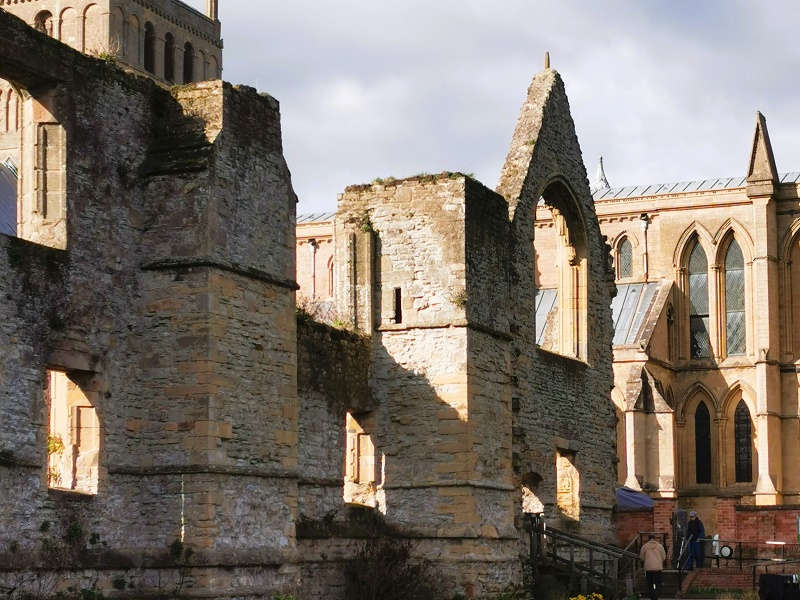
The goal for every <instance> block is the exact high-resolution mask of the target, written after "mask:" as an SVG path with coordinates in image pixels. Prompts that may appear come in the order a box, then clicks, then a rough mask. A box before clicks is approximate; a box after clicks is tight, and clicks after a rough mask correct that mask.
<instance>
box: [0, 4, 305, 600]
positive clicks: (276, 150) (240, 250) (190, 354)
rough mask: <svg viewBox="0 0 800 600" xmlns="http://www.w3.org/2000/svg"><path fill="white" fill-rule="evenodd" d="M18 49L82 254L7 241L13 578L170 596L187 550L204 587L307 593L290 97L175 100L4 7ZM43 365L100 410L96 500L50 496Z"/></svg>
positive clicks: (1, 17) (0, 471)
mask: <svg viewBox="0 0 800 600" xmlns="http://www.w3.org/2000/svg"><path fill="white" fill-rule="evenodd" d="M0 41H2V42H3V44H4V47H6V48H9V49H13V51H9V52H8V53H6V54H5V55H4V56H3V57H2V58H0V77H3V78H6V79H8V80H10V81H12V82H14V83H16V84H17V85H19V86H21V87H22V88H25V89H27V90H30V93H32V94H34V98H29V99H27V100H26V102H35V101H36V97H37V96H38V95H45V94H51V93H52V90H54V89H57V90H58V95H59V98H61V100H60V101H59V103H58V104H57V108H58V110H57V111H56V114H55V115H54V117H55V118H56V119H58V122H59V123H60V125H61V126H62V127H63V128H64V130H65V133H66V149H65V152H66V160H65V165H66V168H65V181H66V190H65V200H66V228H65V231H66V243H65V244H64V247H65V249H61V250H58V249H53V248H45V247H42V246H37V245H34V244H31V243H30V242H25V241H23V240H17V239H9V238H3V239H0V246H1V247H2V253H0V271H2V278H1V279H0V287H1V288H2V289H1V290H0V291H1V292H2V293H0V314H2V316H3V319H2V322H3V325H2V330H1V331H2V333H0V335H2V336H3V338H4V340H3V341H4V352H3V354H2V356H0V416H2V418H0V423H2V427H3V428H4V430H3V446H2V448H0V457H1V460H0V476H2V478H3V480H4V481H6V480H8V481H12V482H13V486H14V494H10V495H6V496H5V497H4V498H3V500H2V501H0V513H1V514H2V515H3V517H4V518H3V520H2V524H0V565H2V566H0V581H4V582H7V581H17V578H18V577H19V576H20V574H21V573H24V572H25V570H26V569H30V568H33V567H35V566H37V565H40V564H47V565H48V566H50V567H51V568H53V569H54V570H55V576H54V581H59V582H61V584H63V585H66V584H67V583H69V582H72V583H73V584H80V583H81V582H83V583H85V581H83V577H84V575H87V576H88V572H87V573H83V572H81V571H80V570H75V566H77V565H82V566H85V567H87V568H91V569H92V571H91V572H92V573H95V576H96V578H97V586H98V588H99V589H101V590H110V589H111V587H112V585H111V583H112V580H113V579H114V577H120V576H123V577H125V578H126V580H130V583H131V584H132V585H135V586H136V588H137V589H138V590H139V591H140V593H145V594H146V593H148V592H149V591H152V592H155V593H159V590H161V592H163V591H164V590H163V589H162V588H159V583H158V581H159V580H160V581H161V582H162V583H161V585H169V586H173V585H175V583H174V582H175V578H176V577H178V575H176V573H177V572H176V571H175V570H174V569H173V568H172V567H173V566H174V565H175V564H176V562H181V561H183V562H184V563H186V561H187V560H188V559H187V558H186V555H185V554H183V553H181V554H180V555H175V553H174V552H173V554H172V555H171V554H170V546H171V545H173V543H174V542H175V541H176V540H178V541H182V542H183V544H184V545H185V546H186V547H188V548H191V549H192V550H193V551H194V556H193V558H192V559H191V561H189V563H188V566H189V567H190V568H191V575H190V579H191V581H193V582H194V587H195V588H196V591H197V592H200V593H203V594H208V595H212V596H216V597H219V596H222V595H226V596H233V597H236V596H247V595H251V594H258V595H264V594H267V595H269V594H270V593H271V592H273V591H278V590H287V589H292V586H294V585H295V582H296V576H297V573H296V571H293V570H292V568H291V567H286V566H284V563H286V561H287V556H288V555H290V554H291V553H292V552H293V547H294V535H295V532H294V523H295V520H296V514H297V502H298V491H297V467H298V460H299V454H298V410H297V394H296V388H297V380H296V325H295V312H294V290H295V287H296V286H295V284H294V281H293V279H294V236H293V224H294V220H295V214H294V211H295V202H296V198H295V196H294V193H293V192H292V189H291V183H290V179H289V173H288V169H287V168H286V165H285V162H284V160H283V156H282V152H281V138H280V115H279V110H278V104H277V102H276V101H275V100H273V99H272V98H269V97H268V96H261V95H259V94H257V93H256V92H255V91H254V90H250V89H246V88H243V89H234V88H232V87H231V86H230V85H227V84H223V83H221V82H213V83H207V84H199V85H196V86H192V87H184V88H178V89H176V90H175V91H174V94H170V93H169V92H168V91H166V90H162V89H160V88H158V87H157V86H156V85H155V84H154V83H153V82H152V81H150V80H147V79H138V78H135V77H131V76H129V75H126V74H124V73H123V72H121V71H120V70H119V69H116V68H114V67H113V66H111V65H109V64H107V63H104V62H102V61H98V60H94V59H90V58H87V57H84V56H82V55H80V54H78V53H77V52H74V51H72V50H70V49H68V48H66V47H65V46H63V45H61V44H59V43H58V42H57V41H55V40H53V39H51V38H48V37H47V36H45V35H43V34H40V33H37V32H35V31H34V30H32V29H30V28H29V27H27V26H26V25H24V24H22V22H21V21H19V20H17V19H15V18H14V17H12V16H10V15H8V14H6V13H4V12H2V11H0ZM20 57H24V60H22V59H21V58H20ZM22 172H23V173H24V172H25V171H24V166H23V169H22ZM47 369H55V370H59V371H66V372H67V373H68V374H69V376H70V377H71V378H72V379H73V381H75V382H76V383H78V384H79V385H80V386H81V387H82V389H83V391H84V392H85V393H86V394H87V397H91V398H93V399H95V402H96V406H95V408H96V411H97V414H98V418H99V421H100V424H101V435H100V453H99V465H100V470H99V482H98V493H97V494H96V495H87V494H77V493H75V492H70V491H61V490H54V489H50V488H48V485H47V481H48V478H47V434H48V415H49V410H48V408H49V407H48V406H47V401H46V395H45V380H46V373H47ZM100 542H102V543H100ZM50 547H52V548H55V549H57V550H58V556H59V557H60V558H59V561H57V562H54V561H53V559H52V556H50V555H48V554H47V552H44V551H42V548H45V549H46V548H50ZM173 549H174V546H173ZM201 565H202V566H201ZM62 567H63V568H64V570H63V571H59V569H61V568H62ZM86 581H88V580H86ZM165 581H166V582H170V581H172V582H173V583H167V584H165V583H164V582H165ZM170 589H171V588H170ZM234 589H235V590H236V591H235V592H234V591H233V590H234ZM53 591H54V590H53Z"/></svg>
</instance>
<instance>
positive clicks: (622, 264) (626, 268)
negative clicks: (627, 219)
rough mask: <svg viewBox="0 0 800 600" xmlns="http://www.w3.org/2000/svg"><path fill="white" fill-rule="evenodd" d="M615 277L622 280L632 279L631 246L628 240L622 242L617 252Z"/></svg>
mask: <svg viewBox="0 0 800 600" xmlns="http://www.w3.org/2000/svg"><path fill="white" fill-rule="evenodd" d="M617 264H618V269H617V277H618V278H619V279H624V278H626V277H633V245H632V244H631V241H630V240H629V239H628V238H625V239H624V240H622V242H621V243H620V245H619V250H618V252H617Z"/></svg>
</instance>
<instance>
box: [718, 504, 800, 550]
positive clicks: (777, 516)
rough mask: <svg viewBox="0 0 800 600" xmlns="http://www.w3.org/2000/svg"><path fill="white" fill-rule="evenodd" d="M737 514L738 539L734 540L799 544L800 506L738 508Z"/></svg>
mask: <svg viewBox="0 0 800 600" xmlns="http://www.w3.org/2000/svg"><path fill="white" fill-rule="evenodd" d="M735 512H736V537H735V538H733V539H738V540H742V541H745V542H762V543H763V542H765V541H767V540H774V541H777V542H786V543H787V544H797V517H798V516H799V515H800V506H770V507H766V506H759V507H750V506H737V507H736V511H735ZM720 537H722V536H721V535H720Z"/></svg>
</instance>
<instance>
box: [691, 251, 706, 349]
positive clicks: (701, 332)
mask: <svg viewBox="0 0 800 600" xmlns="http://www.w3.org/2000/svg"><path fill="white" fill-rule="evenodd" d="M689 332H690V335H691V349H690V351H691V354H690V356H691V357H692V358H708V357H709V356H711V342H710V340H709V335H708V260H707V259H706V253H705V252H704V251H703V248H702V246H700V244H699V243H695V245H694V248H693V249H692V253H691V254H690V255H689Z"/></svg>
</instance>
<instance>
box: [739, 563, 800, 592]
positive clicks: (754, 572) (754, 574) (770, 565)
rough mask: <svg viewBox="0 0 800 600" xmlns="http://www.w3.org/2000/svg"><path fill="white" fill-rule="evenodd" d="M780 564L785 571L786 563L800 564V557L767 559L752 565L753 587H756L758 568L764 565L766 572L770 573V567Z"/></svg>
mask: <svg viewBox="0 0 800 600" xmlns="http://www.w3.org/2000/svg"><path fill="white" fill-rule="evenodd" d="M778 565H780V566H781V567H782V572H783V573H785V572H786V565H800V559H798V558H795V559H790V560H786V559H784V558H776V559H773V560H765V561H762V562H758V563H755V564H753V565H751V567H750V568H751V569H752V570H753V588H755V587H756V569H758V568H760V567H764V573H768V572H769V568H770V567H777V566H778Z"/></svg>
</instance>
